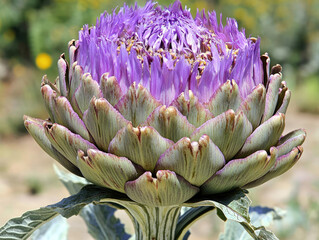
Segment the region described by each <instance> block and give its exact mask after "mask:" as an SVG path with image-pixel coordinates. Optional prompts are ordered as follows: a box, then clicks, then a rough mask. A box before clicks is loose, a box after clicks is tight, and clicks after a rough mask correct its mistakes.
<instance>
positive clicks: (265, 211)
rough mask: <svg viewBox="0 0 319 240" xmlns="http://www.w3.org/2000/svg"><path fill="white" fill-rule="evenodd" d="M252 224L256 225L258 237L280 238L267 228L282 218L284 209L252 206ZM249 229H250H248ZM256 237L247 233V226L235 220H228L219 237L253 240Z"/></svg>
mask: <svg viewBox="0 0 319 240" xmlns="http://www.w3.org/2000/svg"><path fill="white" fill-rule="evenodd" d="M250 216H251V224H252V225H253V226H254V227H256V230H255V234H256V235H257V239H265V240H268V239H269V240H276V239H278V238H277V237H276V236H275V235H274V234H273V233H272V232H270V231H268V230H266V229H265V227H268V226H270V225H271V224H272V223H273V222H274V221H275V220H280V219H281V218H282V216H283V211H282V210H279V209H272V208H267V207H252V208H250ZM248 231H250V230H249V229H248ZM251 239H254V238H253V237H252V236H250V235H249V234H248V233H247V227H246V226H242V225H240V224H239V223H238V222H235V221H231V220H230V221H227V222H226V225H225V231H224V233H222V234H221V235H220V237H219V240H251ZM255 239H256V238H255Z"/></svg>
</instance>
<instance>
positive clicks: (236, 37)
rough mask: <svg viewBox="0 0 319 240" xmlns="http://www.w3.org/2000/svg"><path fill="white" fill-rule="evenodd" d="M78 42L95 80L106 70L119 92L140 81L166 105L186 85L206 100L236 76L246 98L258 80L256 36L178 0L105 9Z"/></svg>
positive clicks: (260, 75) (81, 60)
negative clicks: (164, 4) (164, 5)
mask: <svg viewBox="0 0 319 240" xmlns="http://www.w3.org/2000/svg"><path fill="white" fill-rule="evenodd" d="M77 44H78V47H79V49H78V51H79V52H78V59H77V60H78V64H79V65H80V66H82V68H83V70H84V72H89V73H90V74H91V75H92V77H93V79H94V80H96V81H97V82H100V78H101V76H102V75H103V74H104V73H109V74H110V75H113V76H115V77H116V78H117V80H118V82H119V85H120V87H121V89H122V91H123V92H126V91H127V89H128V88H129V86H130V85H131V84H132V83H133V82H136V83H137V84H138V83H141V84H142V85H143V86H144V87H145V88H146V89H148V90H149V91H150V93H151V94H152V95H153V96H154V97H155V98H156V99H157V100H159V101H161V102H162V103H163V104H167V105H169V104H170V103H171V102H172V101H173V100H174V99H176V98H177V97H178V96H179V95H180V94H181V93H182V92H185V93H186V95H188V90H192V91H193V93H194V94H195V95H196V96H197V97H198V98H199V99H200V100H201V101H202V102H208V101H209V100H210V98H211V97H212V96H213V94H214V93H215V91H216V90H217V88H218V87H219V86H220V85H221V84H223V83H225V82H226V81H227V80H235V82H236V83H237V84H238V87H239V89H240V93H241V96H242V97H243V98H245V97H246V96H247V95H248V94H249V93H250V92H251V90H252V89H253V88H254V87H255V86H257V85H258V84H260V83H262V82H263V70H262V62H261V60H260V39H257V40H256V39H251V38H246V36H245V31H244V30H241V31H240V30H238V25H237V22H236V20H234V19H227V23H226V25H225V26H223V25H222V23H221V16H220V23H219V24H218V20H217V17H216V13H215V12H209V13H208V14H206V13H205V12H204V11H203V12H201V13H200V12H198V13H197V15H196V17H195V18H193V17H192V15H191V13H190V11H189V10H188V9H186V8H185V9H184V10H183V8H182V5H181V3H180V2H179V1H175V2H174V3H173V4H172V5H170V6H169V7H167V8H161V7H159V6H157V5H156V4H155V3H154V2H152V1H149V2H147V3H146V5H145V6H144V7H138V6H137V5H135V6H134V7H128V6H126V5H125V6H124V7H123V8H121V9H120V10H119V12H118V13H117V14H116V13H115V11H114V12H113V14H108V13H107V12H105V13H103V14H101V16H100V19H98V20H97V22H96V26H92V27H89V26H88V25H85V26H84V27H83V30H81V31H80V33H79V41H78V43H77Z"/></svg>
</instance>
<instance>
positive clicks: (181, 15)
mask: <svg viewBox="0 0 319 240" xmlns="http://www.w3.org/2000/svg"><path fill="white" fill-rule="evenodd" d="M259 45H260V40H259V39H252V38H249V39H246V37H245V33H244V31H239V30H238V27H237V23H236V21H235V20H234V19H228V20H227V24H226V25H225V26H223V25H222V24H221V23H219V24H218V22H217V18H216V13H215V12H212V13H208V14H205V13H204V12H202V13H198V14H197V16H196V17H195V18H194V19H193V18H192V16H191V14H190V12H189V11H188V10H187V9H185V10H183V9H182V7H181V4H180V2H178V1H176V2H175V3H174V4H172V5H171V6H170V7H168V8H160V7H158V6H156V4H155V3H152V2H148V3H146V5H145V6H144V7H142V8H139V7H137V6H135V7H133V8H129V7H127V6H124V8H121V9H120V10H119V12H118V13H115V12H114V13H113V14H112V15H109V14H107V13H104V14H102V15H101V17H100V19H99V20H98V21H97V24H96V26H93V27H90V28H88V26H84V28H83V30H81V31H80V36H79V40H78V41H71V42H70V43H69V57H70V63H68V62H67V61H66V60H65V57H64V54H62V55H61V57H60V59H59V61H58V69H59V77H58V81H57V82H56V83H55V84H52V83H51V82H49V81H48V80H47V79H46V77H44V78H43V82H42V86H41V92H42V95H43V99H44V103H45V105H46V107H47V110H48V113H49V115H50V118H49V120H40V119H35V118H31V117H25V126H26V128H27V130H28V131H29V133H30V134H31V135H32V136H33V137H34V139H35V140H36V141H37V142H38V143H39V145H40V146H41V147H42V148H43V149H44V150H45V151H46V152H47V153H48V154H49V155H50V156H51V157H53V158H54V159H56V160H57V161H58V162H59V163H61V164H62V165H63V166H64V167H65V168H67V169H68V170H70V171H71V172H73V173H74V174H77V175H79V176H83V177H85V178H86V179H88V180H89V181H91V182H92V183H94V184H97V185H99V186H102V187H106V188H110V189H113V190H116V191H119V192H122V193H126V194H127V195H128V196H129V197H130V198H131V199H132V200H134V201H136V202H138V203H142V204H146V205H149V206H168V205H179V204H181V203H183V202H185V201H187V200H189V199H190V198H192V197H194V196H195V195H196V194H200V195H211V194H220V193H223V192H227V191H230V190H233V189H235V188H248V187H253V186H257V185H260V184H262V183H264V182H266V181H268V180H269V179H271V178H273V177H276V176H278V175H280V174H282V173H284V172H285V171H287V170H288V169H289V168H291V167H292V166H293V165H294V164H295V163H296V161H297V160H298V159H299V158H300V155H301V153H302V147H301V144H302V143H303V142H304V140H305V136H306V134H305V131H304V130H296V131H293V132H291V133H288V134H286V135H284V136H283V135H282V133H283V131H284V127H285V112H286V109H287V106H288V103H289V100H290V95H291V94H290V91H289V90H288V88H287V86H286V83H285V82H284V81H282V74H281V67H280V66H279V65H276V66H274V67H273V68H272V69H271V70H269V69H270V67H269V66H270V60H269V57H268V55H267V54H264V55H262V56H261V57H260V53H259V52H260V50H259Z"/></svg>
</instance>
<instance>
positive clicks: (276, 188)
mask: <svg viewBox="0 0 319 240" xmlns="http://www.w3.org/2000/svg"><path fill="white" fill-rule="evenodd" d="M292 105H294V104H292ZM300 127H303V128H305V129H306V130H307V134H308V136H307V139H306V142H305V143H304V145H303V147H304V153H303V156H302V157H301V160H300V161H299V162H298V163H297V164H296V165H295V167H294V168H293V169H291V170H290V171H289V172H287V173H286V174H284V175H282V176H280V177H278V178H276V179H273V180H272V181H270V182H268V183H266V184H264V185H262V186H260V187H258V188H256V189H251V190H250V198H251V199H252V200H253V203H254V204H256V205H264V206H269V207H275V206H278V207H281V208H285V207H286V205H287V202H288V201H289V199H291V196H292V194H293V193H294V192H295V191H297V192H298V194H297V198H298V199H299V201H300V203H301V207H303V208H305V209H307V208H308V207H309V206H308V204H309V200H310V199H314V200H316V199H319V189H318V183H319V116H318V115H311V114H306V113H299V112H296V111H295V108H294V106H290V110H289V111H288V113H287V117H286V129H285V132H286V133H287V132H289V131H291V130H294V129H297V128H300ZM0 141H1V142H0V152H1V155H0V225H1V226H2V225H3V224H5V222H6V221H8V220H9V219H10V218H13V217H17V216H20V215H22V213H24V212H25V211H27V210H31V209H37V208H39V207H41V206H45V205H48V204H52V203H55V202H58V201H59V200H61V199H62V198H63V197H66V196H68V195H69V194H68V192H67V190H66V189H65V188H64V187H63V185H62V184H61V183H60V182H59V180H58V179H57V177H56V176H55V173H54V171H53V168H52V165H53V163H55V162H54V160H53V159H51V158H50V157H49V156H48V155H47V154H46V153H45V152H44V151H42V150H41V149H40V147H39V146H38V145H37V144H36V143H35V141H34V140H33V139H32V138H31V137H30V136H23V137H19V138H6V139H1V140H0ZM34 190H35V191H38V193H37V194H32V191H34ZM118 215H119V216H121V218H123V219H124V221H125V222H127V223H129V219H128V218H127V217H126V216H125V214H124V213H123V212H120V213H119V214H118ZM213 215H215V214H211V215H209V216H206V217H205V218H203V219H202V220H201V221H199V222H198V223H197V224H195V225H194V226H193V227H192V229H191V232H192V235H191V237H190V240H199V239H201V240H211V239H216V236H217V235H218V233H217V234H216V232H217V231H220V230H222V229H220V228H219V227H216V226H215V225H214V223H215V222H216V219H215V220H214V216H213ZM318 215H319V213H318ZM318 215H317V216H318ZM69 223H70V228H69V230H70V234H69V239H70V240H75V239H76V240H90V239H92V238H91V237H90V236H89V235H88V233H87V230H86V226H85V224H84V222H83V221H82V219H81V218H79V217H72V218H70V219H69ZM317 224H318V222H317ZM313 229H314V228H313ZM127 230H128V231H130V232H132V225H130V224H129V225H128V229H127ZM298 233H299V234H298ZM304 234H305V233H304V231H302V230H301V231H299V232H298V231H297V232H296V235H294V237H293V238H289V239H295V240H297V239H298V240H299V239H305V235H304ZM306 239H313V240H316V239H319V233H318V230H316V231H312V233H311V234H309V235H308V237H307V238H306Z"/></svg>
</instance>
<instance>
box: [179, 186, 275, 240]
mask: <svg viewBox="0 0 319 240" xmlns="http://www.w3.org/2000/svg"><path fill="white" fill-rule="evenodd" d="M246 193H247V192H244V190H240V189H238V190H236V191H232V192H229V193H226V194H222V195H212V196H211V199H209V198H207V197H206V198H202V199H200V198H194V199H191V200H190V201H188V202H186V203H184V204H183V206H186V207H192V208H193V209H190V210H188V212H186V213H184V215H182V216H181V217H180V219H179V221H178V226H177V228H176V229H177V230H176V236H175V237H176V239H182V238H183V236H184V234H185V233H186V231H187V229H188V228H189V227H190V226H191V225H192V223H193V222H195V221H196V220H198V219H199V218H200V217H202V216H203V215H204V214H206V213H208V212H209V211H211V210H213V209H214V208H216V209H217V215H218V216H219V217H220V218H221V219H222V220H224V221H225V220H228V221H229V220H232V221H234V222H238V223H239V224H240V225H242V227H244V229H245V230H246V231H247V233H248V234H249V235H250V236H251V237H252V238H253V239H257V240H264V239H265V240H268V239H273V240H275V239H277V238H276V236H275V235H274V234H273V233H271V232H269V231H267V230H266V229H265V228H264V227H262V226H260V225H259V226H258V227H256V226H253V225H252V223H251V220H250V217H249V206H250V203H251V201H250V199H249V198H248V197H247V196H246ZM236 239H237V238H236Z"/></svg>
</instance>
